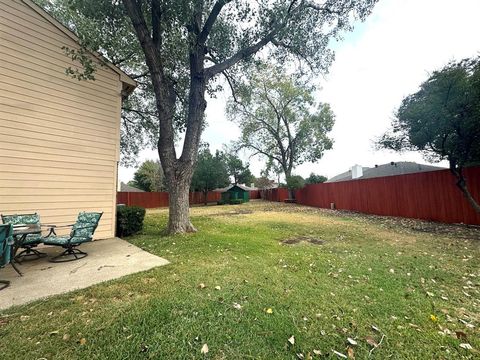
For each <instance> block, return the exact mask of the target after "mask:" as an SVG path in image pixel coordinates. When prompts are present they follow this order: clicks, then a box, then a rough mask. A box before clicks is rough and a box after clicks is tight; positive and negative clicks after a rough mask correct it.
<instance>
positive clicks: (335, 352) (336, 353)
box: [332, 349, 348, 359]
mask: <svg viewBox="0 0 480 360" xmlns="http://www.w3.org/2000/svg"><path fill="white" fill-rule="evenodd" d="M332 351H333V353H334V354H335V355H337V356H338V357H341V358H342V359H348V358H347V355H345V354H342V353H341V352H338V351H337V350H333V349H332Z"/></svg>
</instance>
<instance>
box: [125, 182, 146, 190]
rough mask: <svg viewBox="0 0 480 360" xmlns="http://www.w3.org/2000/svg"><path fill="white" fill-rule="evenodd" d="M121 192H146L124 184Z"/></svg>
mask: <svg viewBox="0 0 480 360" xmlns="http://www.w3.org/2000/svg"><path fill="white" fill-rule="evenodd" d="M120 191H121V192H145V191H143V190H141V189H138V188H136V187H133V186H130V185H128V184H125V183H124V182H122V183H120Z"/></svg>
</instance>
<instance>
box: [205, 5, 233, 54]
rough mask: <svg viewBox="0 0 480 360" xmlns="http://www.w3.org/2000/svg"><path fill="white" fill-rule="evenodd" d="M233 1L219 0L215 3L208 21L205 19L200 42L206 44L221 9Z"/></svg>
mask: <svg viewBox="0 0 480 360" xmlns="http://www.w3.org/2000/svg"><path fill="white" fill-rule="evenodd" d="M231 1H232V0H218V1H217V2H216V3H215V5H213V8H212V11H211V12H210V15H208V18H207V21H205V25H204V26H203V29H202V31H201V32H200V35H199V36H198V42H199V43H200V44H202V45H203V44H205V42H206V41H207V38H208V35H209V34H210V31H211V30H212V28H213V25H214V24H215V21H216V20H217V17H218V15H219V14H220V11H222V8H223V7H224V6H225V5H226V4H228V3H229V2H231Z"/></svg>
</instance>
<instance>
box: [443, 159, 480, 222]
mask: <svg viewBox="0 0 480 360" xmlns="http://www.w3.org/2000/svg"><path fill="white" fill-rule="evenodd" d="M450 171H451V172H452V174H453V175H454V176H455V177H456V178H457V183H456V185H457V187H458V188H459V189H460V191H461V192H462V193H463V195H464V196H465V198H466V199H467V201H468V203H469V204H470V206H471V207H472V208H473V210H475V211H476V212H477V214H480V205H479V204H478V202H477V201H476V200H475V199H474V197H473V196H472V194H471V193H470V191H469V190H468V187H467V181H466V180H465V178H464V177H463V168H461V167H456V166H455V165H454V164H452V163H450Z"/></svg>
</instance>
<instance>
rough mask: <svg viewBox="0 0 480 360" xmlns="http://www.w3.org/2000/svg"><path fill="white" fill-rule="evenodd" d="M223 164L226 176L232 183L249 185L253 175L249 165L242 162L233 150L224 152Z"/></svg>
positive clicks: (253, 178)
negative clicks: (225, 168)
mask: <svg viewBox="0 0 480 360" xmlns="http://www.w3.org/2000/svg"><path fill="white" fill-rule="evenodd" d="M224 158H225V165H226V167H227V172H228V176H230V178H231V179H232V180H233V184H245V185H247V186H250V185H251V184H252V183H253V181H254V180H255V177H254V176H253V174H252V172H251V171H250V169H249V165H248V164H247V163H244V162H243V161H242V159H240V158H239V157H238V155H237V154H236V153H234V152H233V151H228V150H227V151H226V152H225V153H224Z"/></svg>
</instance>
